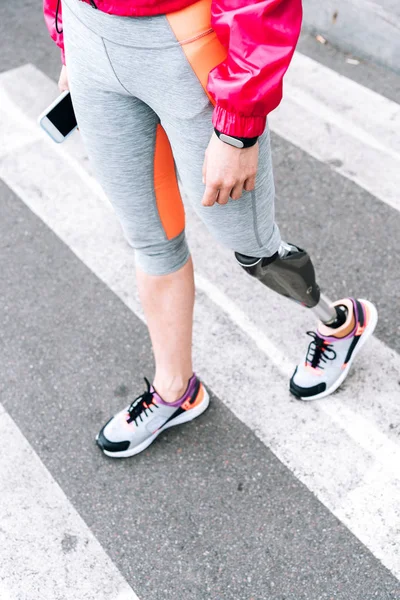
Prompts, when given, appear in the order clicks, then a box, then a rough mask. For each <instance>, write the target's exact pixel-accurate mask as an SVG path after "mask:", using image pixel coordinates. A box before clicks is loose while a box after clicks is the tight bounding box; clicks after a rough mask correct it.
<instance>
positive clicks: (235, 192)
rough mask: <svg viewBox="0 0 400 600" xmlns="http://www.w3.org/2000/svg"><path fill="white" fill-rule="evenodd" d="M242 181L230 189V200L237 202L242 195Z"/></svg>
mask: <svg viewBox="0 0 400 600" xmlns="http://www.w3.org/2000/svg"><path fill="white" fill-rule="evenodd" d="M243 183H244V182H243V181H238V182H237V183H236V185H235V186H234V187H233V188H232V191H231V194H230V196H231V198H232V200H239V198H240V197H241V196H242V193H243Z"/></svg>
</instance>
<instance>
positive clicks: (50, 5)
mask: <svg viewBox="0 0 400 600" xmlns="http://www.w3.org/2000/svg"><path fill="white" fill-rule="evenodd" d="M84 1H87V2H90V0H84ZM194 1H195V0H92V3H93V2H95V4H96V6H97V7H98V9H100V10H102V11H104V12H107V13H111V14H116V15H126V16H133V15H134V16H148V15H154V14H168V13H170V12H173V11H176V10H179V9H180V8H184V7H186V6H188V5H190V4H193V3H194ZM60 5H61V2H60ZM43 6H44V16H45V21H46V25H47V27H48V29H49V31H50V35H51V37H52V38H53V40H54V41H55V42H56V43H57V45H58V46H59V47H60V48H61V51H62V60H63V62H64V63H65V57H64V51H63V36H62V33H58V32H57V30H56V26H55V18H56V8H57V0H43ZM301 19H302V5H301V0H212V2H211V26H212V28H213V29H214V31H215V33H216V35H217V37H218V39H219V41H220V42H221V44H222V45H223V46H224V47H225V48H226V50H227V58H226V60H224V61H223V62H221V63H220V64H219V65H217V66H216V67H215V68H214V69H212V70H211V71H210V73H209V76H208V85H207V90H208V92H209V94H210V95H211V96H212V98H213V99H214V100H215V103H216V104H215V108H214V115H213V124H214V126H215V127H216V128H217V129H218V130H219V131H222V132H223V133H226V134H228V135H229V134H230V135H236V136H239V137H255V136H258V135H261V134H262V132H263V131H264V129H265V123H266V117H267V115H268V113H269V112H271V111H272V110H274V108H276V107H277V106H278V104H279V102H280V101H281V99H282V80H283V76H284V74H285V73H286V70H287V68H288V66H289V63H290V61H291V58H292V56H293V52H294V49H295V47H296V44H297V40H298V37H299V34H300V27H301ZM58 29H59V30H60V31H61V30H62V14H61V6H60V10H59V13H58Z"/></svg>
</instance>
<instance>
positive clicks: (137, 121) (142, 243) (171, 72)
mask: <svg viewBox="0 0 400 600" xmlns="http://www.w3.org/2000/svg"><path fill="white" fill-rule="evenodd" d="M201 1H202V2H203V3H204V1H207V0H201ZM196 4H197V3H196ZM194 6H195V5H194ZM193 10H195V8H194V9H193V8H191V7H189V9H185V12H184V14H183V16H182V18H183V19H187V20H188V22H189V24H190V25H191V28H190V27H189V28H188V32H189V39H185V42H184V43H182V41H179V40H178V39H177V36H176V33H175V32H174V30H173V28H172V27H171V23H170V22H169V20H168V15H159V16H153V17H120V16H115V15H109V14H106V13H104V12H102V11H101V10H95V9H93V8H92V7H91V6H90V5H89V4H86V3H83V2H80V1H79V0H63V29H64V42H65V53H66V64H67V69H68V77H69V85H70V90H71V96H72V100H73V104H74V109H75V112H76V116H77V121H78V124H79V129H80V133H81V135H82V139H83V142H84V145H85V147H86V150H87V152H88V156H89V159H90V161H91V164H92V166H93V170H94V173H95V176H96V178H97V179H98V181H99V182H100V184H101V185H102V187H103V189H104V191H105V193H106V194H107V196H108V198H109V200H110V201H111V203H112V205H113V207H114V209H115V211H116V214H117V216H118V218H119V220H120V223H121V225H122V228H123V231H124V234H125V236H126V238H127V240H128V242H129V243H130V244H131V246H133V248H135V251H136V261H137V264H138V265H139V266H140V268H141V269H142V270H144V271H145V272H146V273H149V274H151V275H164V274H167V273H172V272H173V271H176V270H177V269H179V268H180V267H182V266H183V265H184V264H185V263H186V261H187V260H188V258H189V249H188V246H187V242H186V239H185V231H184V227H185V223H184V209H183V204H182V200H181V196H180V191H179V187H178V181H177V176H179V179H180V182H181V186H182V188H183V190H184V193H185V196H187V198H189V199H190V201H191V202H192V203H193V207H194V209H195V211H196V212H197V214H198V215H199V217H200V218H201V219H202V220H203V221H204V223H205V224H206V226H207V228H208V229H209V230H210V232H211V233H212V234H213V235H214V236H215V238H216V239H217V240H218V241H219V242H221V243H222V244H224V245H226V246H228V247H229V248H231V249H232V250H234V251H237V252H239V253H241V254H246V255H249V256H256V257H260V256H271V255H272V254H274V253H275V252H276V251H277V249H278V247H279V244H280V234H279V229H278V227H277V226H276V224H275V221H274V181H273V175H272V166H271V152H270V139H269V131H268V128H267V129H266V130H265V132H264V133H263V135H262V136H261V137H260V140H259V142H260V154H259V169H258V173H257V178H256V188H255V190H254V191H251V192H243V195H242V197H241V198H240V199H239V200H232V199H229V202H228V204H226V205H219V204H215V205H214V206H212V207H203V206H202V205H201V199H202V196H203V193H204V189H205V186H204V185H203V183H202V165H203V160H204V153H205V150H206V148H207V145H208V143H209V141H210V137H211V135H212V133H213V126H212V122H211V116H212V111H213V106H212V104H211V102H210V99H209V97H208V96H207V94H206V91H205V88H204V85H203V84H202V83H201V81H200V79H199V76H198V74H196V72H195V70H194V68H193V66H192V64H191V63H190V62H189V59H188V55H187V54H186V53H185V48H190V50H191V51H193V48H194V46H193V45H192V44H193V43H194V44H196V43H197V42H196V40H195V39H193V38H199V40H201V41H202V42H204V40H205V41H206V42H207V41H208V42H210V44H209V45H208V52H210V48H211V52H212V48H213V47H215V43H216V41H215V37H213V36H215V33H214V32H213V31H212V30H210V24H209V22H204V23H202V22H198V20H196V25H195V27H196V28H197V29H198V32H199V34H200V35H196V36H193V35H191V33H193V23H192V22H190V19H192V20H193V18H194V17H195V15H194V14H193V12H189V11H193ZM203 12H204V11H203ZM174 14H175V15H176V14H177V13H174ZM191 15H192V16H191ZM202 34H203V35H202ZM207 36H209V39H208V40H207ZM183 37H185V35H183ZM217 43H218V42H217ZM213 44H214V46H213ZM201 48H206V49H207V44H206V45H205V46H204V45H203V46H201V47H200V46H199V52H202V49H201ZM205 51H206V50H204V52H205ZM192 55H193V52H192ZM216 56H217V55H216ZM218 62H219V61H217V63H216V64H218Z"/></svg>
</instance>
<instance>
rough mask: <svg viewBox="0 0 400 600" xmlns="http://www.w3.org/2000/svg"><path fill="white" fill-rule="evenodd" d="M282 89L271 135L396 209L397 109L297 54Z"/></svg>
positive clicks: (399, 170) (399, 164)
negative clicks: (299, 149)
mask: <svg viewBox="0 0 400 600" xmlns="http://www.w3.org/2000/svg"><path fill="white" fill-rule="evenodd" d="M284 85H285V92H284V93H285V97H284V100H283V102H282V103H281V105H280V106H279V108H278V109H277V110H276V111H274V112H273V113H272V114H271V115H270V117H269V123H270V126H271V129H272V131H275V132H276V133H277V134H279V135H280V136H282V137H284V138H285V139H287V140H288V141H290V142H292V143H293V144H295V145H296V146H298V147H299V148H302V149H303V150H305V151H306V152H308V154H311V156H314V157H315V158H317V159H318V160H321V161H323V162H326V163H328V164H329V165H331V167H332V168H333V169H335V170H336V171H337V172H338V173H340V174H341V175H344V176H345V177H347V178H348V179H351V180H352V181H354V182H356V183H357V184H358V185H359V186H361V187H363V188H364V189H365V190H367V191H368V192H370V193H371V194H373V195H374V196H375V197H376V198H379V199H380V200H382V201H383V202H386V204H389V205H390V206H392V207H393V208H396V209H397V210H400V198H399V189H400V135H399V132H400V105H398V104H396V103H395V102H392V101H391V100H388V99H387V98H384V97H383V96H380V95H379V94H376V93H375V92H373V91H371V90H369V89H367V88H365V87H363V86H361V85H359V84H358V83H355V82H354V81H351V80H349V79H347V78H346V77H343V75H339V74H338V73H336V72H335V71H332V70H331V69H328V68H327V67H325V66H323V65H321V64H319V63H317V62H316V61H314V60H312V59H311V58H308V57H307V56H303V55H302V54H299V53H296V54H295V57H294V60H293V63H292V65H291V66H290V68H289V70H288V73H287V75H286V79H285V84H284ZM371 165H373V168H371ZM377 174H378V176H377Z"/></svg>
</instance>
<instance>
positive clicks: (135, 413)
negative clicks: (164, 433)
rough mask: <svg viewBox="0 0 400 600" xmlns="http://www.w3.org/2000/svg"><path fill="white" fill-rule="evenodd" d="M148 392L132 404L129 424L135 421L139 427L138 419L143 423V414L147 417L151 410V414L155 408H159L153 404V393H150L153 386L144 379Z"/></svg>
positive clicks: (129, 409)
mask: <svg viewBox="0 0 400 600" xmlns="http://www.w3.org/2000/svg"><path fill="white" fill-rule="evenodd" d="M144 380H145V382H146V385H147V390H146V391H145V392H143V394H140V396H138V397H137V398H135V400H134V401H133V402H132V404H131V405H130V406H129V408H128V414H129V419H127V421H128V423H131V422H132V421H135V423H136V425H137V419H140V420H141V421H143V418H142V414H143V413H144V414H145V416H147V411H148V410H149V411H150V412H151V413H152V412H153V409H154V408H158V406H157V404H155V402H153V392H151V391H150V388H151V385H150V382H149V380H148V379H146V377H145V378H144Z"/></svg>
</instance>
